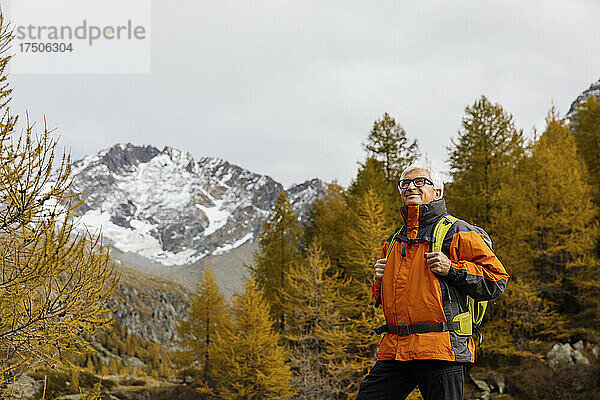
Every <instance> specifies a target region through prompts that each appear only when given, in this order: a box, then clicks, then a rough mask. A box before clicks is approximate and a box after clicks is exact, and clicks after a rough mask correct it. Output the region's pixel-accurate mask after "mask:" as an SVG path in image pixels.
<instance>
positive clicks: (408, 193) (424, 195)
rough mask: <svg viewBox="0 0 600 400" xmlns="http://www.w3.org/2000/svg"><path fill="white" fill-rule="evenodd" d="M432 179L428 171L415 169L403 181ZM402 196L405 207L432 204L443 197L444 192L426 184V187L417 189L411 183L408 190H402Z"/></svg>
mask: <svg viewBox="0 0 600 400" xmlns="http://www.w3.org/2000/svg"><path fill="white" fill-rule="evenodd" d="M420 177H423V178H427V179H431V176H430V175H429V172H428V171H425V170H423V169H413V170H412V171H409V172H408V173H407V174H406V175H405V176H404V177H403V178H402V179H414V178H420ZM400 196H402V202H403V203H404V205H405V206H412V205H418V204H427V203H431V202H432V201H433V200H437V199H439V198H441V197H442V191H441V190H440V189H435V188H434V187H433V185H430V184H429V183H426V184H425V185H424V186H421V187H416V186H415V183H414V182H411V183H410V184H409V185H408V187H407V188H406V189H400Z"/></svg>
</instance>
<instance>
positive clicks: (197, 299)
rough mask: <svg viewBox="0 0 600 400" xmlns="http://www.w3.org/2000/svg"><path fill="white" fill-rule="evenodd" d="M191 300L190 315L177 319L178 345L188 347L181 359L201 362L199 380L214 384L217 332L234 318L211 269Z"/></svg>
mask: <svg viewBox="0 0 600 400" xmlns="http://www.w3.org/2000/svg"><path fill="white" fill-rule="evenodd" d="M191 300H192V301H191V304H190V309H189V311H188V315H187V318H186V319H180V320H177V326H176V330H177V334H178V336H179V344H180V345H181V346H183V347H184V348H185V351H183V352H182V354H181V355H182V357H181V359H180V361H181V363H182V364H183V365H186V366H190V365H194V363H195V362H196V363H198V364H199V365H198V367H199V368H198V369H199V370H200V371H201V373H200V377H201V380H200V382H198V383H200V384H201V385H205V386H208V387H211V386H212V385H213V376H212V363H213V361H212V359H213V351H218V349H215V348H214V347H213V346H211V343H212V342H213V340H214V338H215V335H216V333H217V332H218V331H220V330H223V329H226V328H227V327H229V325H230V324H231V320H230V312H229V309H228V307H227V304H226V302H225V297H224V296H223V294H221V292H220V291H219V288H218V287H217V282H216V280H215V277H214V275H213V274H212V272H211V271H210V269H206V270H205V271H204V279H203V280H202V281H201V282H200V285H199V286H198V288H197V289H196V292H195V293H194V295H193V296H192V299H191ZM157 365H158V364H157Z"/></svg>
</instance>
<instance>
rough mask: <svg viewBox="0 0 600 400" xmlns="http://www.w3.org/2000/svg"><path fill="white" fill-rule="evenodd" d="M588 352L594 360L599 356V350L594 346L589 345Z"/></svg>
mask: <svg viewBox="0 0 600 400" xmlns="http://www.w3.org/2000/svg"><path fill="white" fill-rule="evenodd" d="M589 352H590V353H591V354H592V356H594V358H598V356H599V355H600V349H599V348H598V346H595V345H593V346H592V345H590V347H589Z"/></svg>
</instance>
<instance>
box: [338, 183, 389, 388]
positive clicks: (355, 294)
mask: <svg viewBox="0 0 600 400" xmlns="http://www.w3.org/2000/svg"><path fill="white" fill-rule="evenodd" d="M360 204H361V205H360V207H359V209H358V221H357V223H356V224H355V225H354V226H352V227H351V228H350V230H349V232H348V235H347V242H348V243H351V244H352V245H351V246H349V247H348V250H347V252H346V254H345V257H344V259H343V261H342V265H343V277H344V278H345V281H344V282H343V284H344V288H343V292H342V291H340V293H343V295H341V296H339V307H340V313H341V317H342V320H341V322H342V326H343V330H344V332H345V343H344V345H343V346H338V347H339V348H338V350H337V351H342V352H344V353H345V360H344V362H343V364H342V366H343V368H342V370H341V371H340V372H343V373H340V382H342V383H343V390H344V392H345V393H346V395H347V396H348V398H351V397H352V396H353V395H354V394H355V393H356V390H357V386H356V385H357V383H358V382H360V378H361V377H362V376H364V374H365V373H366V371H367V369H368V367H369V366H370V365H371V364H372V363H373V361H374V359H375V351H376V348H377V343H378V342H379V337H378V336H377V335H375V334H374V333H373V328H375V327H377V326H379V325H381V324H383V323H384V317H383V313H382V312H381V309H379V308H378V309H375V308H374V307H372V303H373V296H372V293H371V284H372V283H373V264H374V263H375V260H377V259H378V258H379V257H380V256H381V248H382V244H383V241H384V240H385V238H386V237H387V236H388V235H389V233H390V232H389V230H388V228H387V227H386V225H385V214H384V211H383V207H382V206H381V202H380V201H379V199H378V198H377V195H376V194H375V192H374V191H373V190H369V191H368V192H367V193H366V194H365V195H364V197H363V200H362V201H361V203H360ZM332 349H335V347H333V346H332ZM342 377H343V378H342Z"/></svg>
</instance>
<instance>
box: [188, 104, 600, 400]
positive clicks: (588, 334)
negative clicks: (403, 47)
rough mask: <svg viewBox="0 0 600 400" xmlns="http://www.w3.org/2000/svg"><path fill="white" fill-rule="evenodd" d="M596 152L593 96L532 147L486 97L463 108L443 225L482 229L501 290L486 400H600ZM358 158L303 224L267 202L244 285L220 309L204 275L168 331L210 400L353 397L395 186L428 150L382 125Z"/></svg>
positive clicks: (552, 120) (364, 362)
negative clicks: (558, 353) (575, 358)
mask: <svg viewBox="0 0 600 400" xmlns="http://www.w3.org/2000/svg"><path fill="white" fill-rule="evenodd" d="M599 139H600V101H599V100H598V99H597V98H595V97H594V96H592V97H590V98H588V99H587V100H586V101H585V102H583V103H581V104H580V105H579V106H578V108H577V110H576V114H575V116H574V117H573V118H572V120H571V121H565V120H563V119H561V117H560V115H559V113H558V111H557V110H556V109H554V108H552V109H550V110H549V112H548V114H547V116H546V123H545V128H544V130H543V132H541V133H538V132H534V133H533V138H532V139H529V140H528V139H527V138H526V136H525V135H524V134H523V131H522V130H519V129H517V128H516V127H515V119H514V117H513V116H512V115H511V114H510V113H509V112H508V111H506V110H505V109H504V108H503V107H502V106H501V105H499V104H494V103H492V102H491V101H490V100H488V99H487V98H486V97H485V96H482V97H480V98H478V99H477V100H476V101H475V102H474V103H473V104H471V105H468V106H467V107H466V108H465V112H464V115H463V117H462V127H461V129H460V131H459V132H458V135H457V136H456V137H455V138H454V139H453V140H452V143H451V145H450V146H449V147H448V148H447V152H448V161H449V164H450V175H451V182H449V183H447V185H446V194H445V199H446V202H447V205H448V209H449V212H451V213H452V214H453V215H456V216H459V217H460V218H461V219H464V220H466V221H469V222H471V223H473V224H476V225H478V226H481V227H484V228H485V229H486V231H487V232H488V233H489V235H490V236H491V238H492V241H493V246H494V249H495V252H496V254H497V255H498V257H499V258H500V260H501V261H502V263H503V264H504V265H505V267H506V269H507V270H508V272H509V274H510V275H511V279H510V281H509V284H508V285H507V289H506V291H505V293H504V294H503V295H502V296H501V297H499V298H498V299H497V300H495V301H493V302H492V304H490V306H489V310H488V311H487V313H486V315H485V319H484V322H483V325H482V331H483V340H482V343H481V345H480V346H479V347H478V348H477V361H476V364H475V365H476V367H474V369H473V370H472V372H474V373H475V375H479V376H483V377H488V376H490V374H491V375H496V381H497V382H500V384H499V385H497V386H502V390H501V392H503V393H500V392H498V393H494V396H493V397H491V398H503V399H517V398H526V399H547V398H556V399H578V398H581V399H584V398H585V399H589V398H599V397H600V382H599V379H600V378H599V377H600V374H599V372H600V369H598V362H597V361H596V357H597V347H595V346H596V345H595V344H597V343H598V339H599V338H598V328H599V322H600V320H599V311H600V310H599V308H598V307H599V304H598V299H599V297H598V289H599V285H598V284H599V280H598V277H597V272H598V267H599V265H600V264H599V258H598V257H599V249H600V246H599V243H600V242H599V235H598V220H597V215H598V207H599V205H600V197H599V189H600V158H599V157H598V156H597V155H598V154H600V148H599V143H600V140H599ZM363 147H364V150H365V153H366V154H365V156H366V158H365V161H364V162H362V163H361V164H360V165H359V168H358V171H357V173H356V177H355V178H354V180H353V181H352V183H351V184H350V186H349V187H348V188H343V187H341V186H340V185H338V184H336V183H335V182H334V183H331V184H330V185H329V186H328V189H327V193H326V195H325V196H324V197H323V198H322V199H320V200H318V201H317V202H316V203H315V205H314V207H313V209H312V211H311V213H310V218H309V220H308V221H307V222H306V223H304V224H300V223H299V221H298V217H297V216H296V215H295V214H294V212H293V209H292V207H291V205H290V203H289V202H288V201H287V199H286V197H285V194H284V193H282V194H281V195H280V196H279V197H278V199H277V201H276V204H275V206H274V207H273V209H272V211H271V214H270V216H269V218H268V219H267V221H265V222H264V223H263V230H262V232H261V233H260V234H259V237H258V241H259V250H258V251H257V253H256V254H255V258H254V263H253V264H252V265H251V266H249V268H250V270H251V273H252V279H251V280H250V281H249V282H248V283H247V285H246V286H245V290H244V292H243V293H240V294H238V295H237V296H236V297H235V299H234V300H233V304H232V305H231V306H229V305H227V303H226V302H225V300H224V298H223V296H222V295H220V294H219V293H218V290H217V288H216V283H215V280H214V278H213V277H212V275H211V273H210V271H207V272H206V275H205V279H204V282H203V283H202V285H201V286H200V287H199V288H198V291H197V293H196V295H195V298H194V299H193V309H192V311H191V312H190V318H189V319H188V320H187V321H188V322H182V324H181V325H180V328H181V334H182V337H184V338H186V346H187V348H188V349H189V351H187V352H185V354H187V355H188V356H190V357H191V358H190V360H195V364H194V368H193V369H194V372H195V375H194V376H195V377H196V383H197V385H198V387H199V388H200V390H202V391H203V392H204V393H205V394H206V395H207V396H208V397H207V398H224V399H261V398H299V399H300V398H301V399H352V398H354V396H355V395H356V391H357V387H358V384H359V383H360V382H361V380H362V378H363V377H364V376H365V374H366V373H367V372H368V369H369V368H370V367H371V366H372V364H373V363H374V360H375V358H376V351H377V346H378V343H379V341H380V339H381V338H380V336H378V335H375V334H374V333H373V331H372V329H373V328H374V327H376V326H379V325H381V324H382V322H383V316H382V313H381V310H380V309H376V308H374V307H373V298H372V294H371V284H372V280H373V267H372V266H373V263H374V261H375V260H376V259H378V258H380V256H381V248H382V243H383V240H384V239H386V238H387V237H388V236H389V235H390V234H391V233H392V232H393V231H394V229H395V228H396V227H397V226H399V225H401V224H402V217H401V214H400V207H401V205H402V204H401V200H400V196H399V193H398V190H397V186H396V184H397V181H398V178H399V176H400V173H401V171H402V170H403V168H405V167H406V166H408V165H410V163H411V162H413V161H414V160H415V159H417V158H418V157H420V156H422V153H424V152H425V151H426V149H420V148H419V147H418V142H417V141H416V140H411V139H409V137H408V135H407V133H406V132H405V131H404V130H403V128H402V127H401V125H400V123H398V122H397V121H396V120H395V119H394V118H392V117H391V116H390V115H389V114H387V113H384V114H383V116H382V117H381V118H379V119H377V120H376V121H375V122H374V124H373V127H372V130H371V131H370V133H369V134H368V136H367V138H366V140H365V142H364V143H363ZM577 342H579V343H580V344H579V345H578V347H579V348H581V350H582V352H583V353H585V354H588V357H589V359H590V360H591V361H592V362H588V363H585V362H583V363H569V362H566V363H553V362H548V361H549V360H548V356H547V354H548V352H549V351H550V350H551V348H552V347H553V346H554V345H555V344H557V343H572V344H575V343H577ZM583 353H580V354H583ZM586 360H587V358H586ZM588 361H589V360H588ZM475 380H477V378H475ZM488 380H489V379H488ZM492 381H493V379H492ZM496 391H498V389H496ZM412 396H413V398H420V397H419V394H418V393H417V392H414V393H413V394H412Z"/></svg>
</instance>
